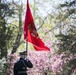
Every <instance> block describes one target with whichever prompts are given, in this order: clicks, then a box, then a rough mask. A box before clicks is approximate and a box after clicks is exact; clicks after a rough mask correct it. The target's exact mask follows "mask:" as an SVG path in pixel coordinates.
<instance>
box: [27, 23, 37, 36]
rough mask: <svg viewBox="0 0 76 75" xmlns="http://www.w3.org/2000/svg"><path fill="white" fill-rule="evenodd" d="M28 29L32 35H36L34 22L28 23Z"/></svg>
mask: <svg viewBox="0 0 76 75" xmlns="http://www.w3.org/2000/svg"><path fill="white" fill-rule="evenodd" d="M28 30H29V31H30V32H31V34H32V35H33V36H35V37H38V33H37V30H36V28H35V25H34V23H31V24H29V25H28Z"/></svg>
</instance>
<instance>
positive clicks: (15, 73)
mask: <svg viewBox="0 0 76 75" xmlns="http://www.w3.org/2000/svg"><path fill="white" fill-rule="evenodd" d="M13 73H14V75H17V65H16V64H15V65H14V68H13Z"/></svg>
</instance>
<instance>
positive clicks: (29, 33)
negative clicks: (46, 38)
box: [24, 0, 50, 51]
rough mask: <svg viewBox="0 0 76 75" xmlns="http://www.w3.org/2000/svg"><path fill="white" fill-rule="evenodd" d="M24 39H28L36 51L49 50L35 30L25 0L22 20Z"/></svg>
mask: <svg viewBox="0 0 76 75" xmlns="http://www.w3.org/2000/svg"><path fill="white" fill-rule="evenodd" d="M24 39H25V40H26V39H28V40H27V41H28V42H30V43H32V44H33V46H34V48H35V50H37V51H43V50H45V51H49V50H50V49H49V48H48V47H46V46H45V44H44V43H43V42H42V40H41V39H40V38H39V35H38V33H37V31H36V27H35V24H34V19H33V16H32V13H31V10H30V7H29V3H28V0H27V10H26V17H25V22H24Z"/></svg>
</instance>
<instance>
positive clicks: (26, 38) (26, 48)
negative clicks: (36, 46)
mask: <svg viewBox="0 0 76 75" xmlns="http://www.w3.org/2000/svg"><path fill="white" fill-rule="evenodd" d="M26 56H28V37H27V38H26Z"/></svg>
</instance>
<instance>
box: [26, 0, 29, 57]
mask: <svg viewBox="0 0 76 75" xmlns="http://www.w3.org/2000/svg"><path fill="white" fill-rule="evenodd" d="M28 1H29V0H27V4H28ZM26 56H28V36H27V37H26Z"/></svg>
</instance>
